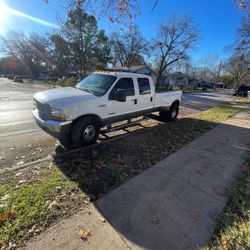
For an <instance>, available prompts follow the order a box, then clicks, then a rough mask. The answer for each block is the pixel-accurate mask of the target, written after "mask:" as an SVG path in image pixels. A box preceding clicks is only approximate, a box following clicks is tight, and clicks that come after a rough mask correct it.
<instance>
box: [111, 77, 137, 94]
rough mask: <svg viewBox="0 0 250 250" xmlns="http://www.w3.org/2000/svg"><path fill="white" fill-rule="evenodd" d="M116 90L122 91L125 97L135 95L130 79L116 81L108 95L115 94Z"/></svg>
mask: <svg viewBox="0 0 250 250" xmlns="http://www.w3.org/2000/svg"><path fill="white" fill-rule="evenodd" d="M117 89H124V91H125V93H126V96H133V95H135V89H134V82H133V79H132V78H121V79H120V80H118V82H117V83H116V85H115V86H114V88H113V89H112V90H111V92H110V95H111V96H112V93H114V92H116V91H117Z"/></svg>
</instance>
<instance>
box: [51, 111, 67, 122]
mask: <svg viewBox="0 0 250 250" xmlns="http://www.w3.org/2000/svg"><path fill="white" fill-rule="evenodd" d="M50 119H51V120H55V121H65V120H66V118H65V114H64V113H63V111H61V110H60V109H55V108H50Z"/></svg>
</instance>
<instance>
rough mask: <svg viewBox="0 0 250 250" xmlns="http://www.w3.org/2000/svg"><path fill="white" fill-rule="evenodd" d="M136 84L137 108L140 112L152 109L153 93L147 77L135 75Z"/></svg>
mask: <svg viewBox="0 0 250 250" xmlns="http://www.w3.org/2000/svg"><path fill="white" fill-rule="evenodd" d="M136 81H137V85H138V92H139V93H138V104H137V106H138V107H137V108H138V110H140V111H142V112H144V111H145V112H150V111H151V110H152V109H153V103H154V99H153V98H154V93H153V89H152V87H153V86H151V84H150V81H149V78H147V77H137V79H136Z"/></svg>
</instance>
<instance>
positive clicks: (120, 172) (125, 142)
mask: <svg viewBox="0 0 250 250" xmlns="http://www.w3.org/2000/svg"><path fill="white" fill-rule="evenodd" d="M153 117H154V118H155V119H158V120H159V118H158V117H157V116H152V118H153ZM216 125H217V124H216V123H210V122H206V121H201V120H195V119H190V118H184V119H180V120H177V121H176V122H169V123H167V124H158V125H156V126H154V127H152V128H147V129H141V130H140V131H139V132H138V131H135V132H129V133H128V136H127V137H123V138H119V140H115V141H112V142H107V143H105V144H99V145H96V146H95V147H94V148H89V149H82V150H81V151H78V152H75V153H71V154H70V155H66V156H62V157H60V153H61V152H63V150H62V149H61V148H60V146H58V149H57V150H56V152H58V154H59V157H57V155H55V162H56V164H57V166H58V168H59V169H60V170H61V171H62V172H63V173H64V175H66V176H67V177H68V178H69V179H70V180H73V181H74V182H77V183H78V185H79V187H80V188H81V189H82V191H83V192H85V193H86V194H88V195H89V196H90V197H91V198H92V199H93V200H95V199H97V198H99V197H100V195H102V194H104V193H107V192H108V191H110V190H112V189H113V188H114V187H116V186H119V185H120V184H121V183H123V182H125V181H126V180H127V179H129V178H131V177H133V176H135V175H137V174H139V173H141V172H143V171H144V170H145V169H147V168H149V167H150V166H152V165H154V164H155V163H157V162H159V161H160V160H162V159H164V158H165V157H166V156H168V155H170V154H171V153H173V152H175V151H177V150H178V149H179V148H181V147H182V146H184V145H185V144H187V143H189V142H190V141H192V140H194V139H195V138H197V137H198V136H199V135H201V134H203V133H204V132H206V131H208V130H209V129H211V128H213V127H215V126H216ZM118 137H119V136H118Z"/></svg>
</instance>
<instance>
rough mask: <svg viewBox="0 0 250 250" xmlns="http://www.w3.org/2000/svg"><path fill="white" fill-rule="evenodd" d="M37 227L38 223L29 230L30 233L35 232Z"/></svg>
mask: <svg viewBox="0 0 250 250" xmlns="http://www.w3.org/2000/svg"><path fill="white" fill-rule="evenodd" d="M35 228H36V224H35V225H33V227H32V228H31V229H30V230H29V233H30V234H31V233H33V232H34V230H35Z"/></svg>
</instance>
